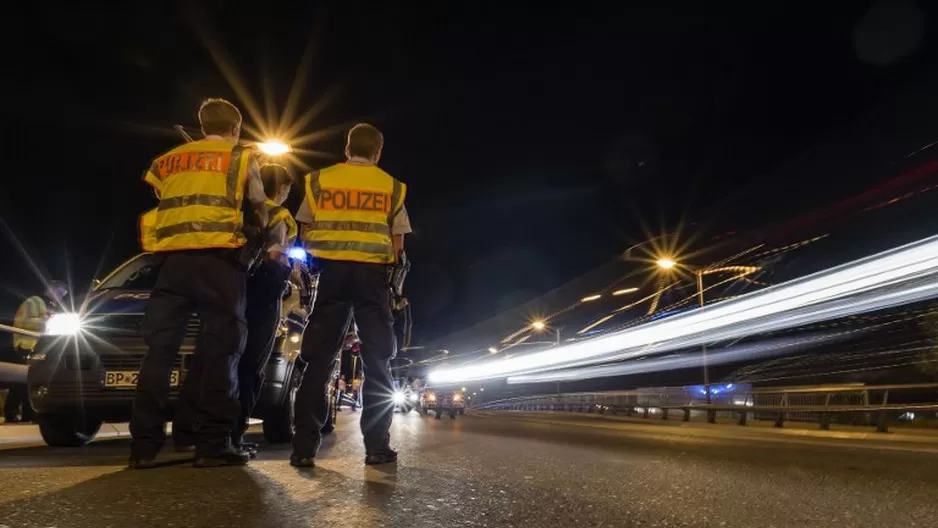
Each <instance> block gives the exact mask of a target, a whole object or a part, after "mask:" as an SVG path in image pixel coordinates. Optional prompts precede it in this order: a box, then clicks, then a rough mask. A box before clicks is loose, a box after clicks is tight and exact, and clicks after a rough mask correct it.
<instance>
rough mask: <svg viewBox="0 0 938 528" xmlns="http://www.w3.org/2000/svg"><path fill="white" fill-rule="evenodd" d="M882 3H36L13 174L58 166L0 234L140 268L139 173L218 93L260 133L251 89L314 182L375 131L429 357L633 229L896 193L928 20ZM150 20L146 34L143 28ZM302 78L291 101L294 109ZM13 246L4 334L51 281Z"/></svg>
mask: <svg viewBox="0 0 938 528" xmlns="http://www.w3.org/2000/svg"><path fill="white" fill-rule="evenodd" d="M874 4H876V3H875V2H864V3H860V4H858V5H850V6H821V7H818V6H811V7H810V8H805V7H803V6H801V5H794V4H785V5H780V6H774V7H765V6H749V7H745V8H742V9H738V8H734V9H724V10H722V11H720V10H719V9H722V8H716V7H711V6H708V7H703V6H699V5H694V6H692V7H687V8H685V9H681V10H676V9H668V8H661V7H656V8H653V9H627V8H618V9H612V8H610V7H608V5H605V6H603V7H602V8H594V9H591V8H590V6H585V7H583V8H582V10H581V11H579V12H578V13H577V14H575V15H573V16H571V13H568V12H566V11H552V10H549V9H539V10H528V9H524V8H515V7H512V8H506V7H504V6H499V7H498V8H497V9H495V8H492V9H489V8H487V7H486V5H481V6H478V5H477V6H474V7H473V9H472V10H471V12H470V10H469V9H468V8H461V7H458V6H450V5H447V6H443V7H441V6H435V7H432V8H423V9H416V8H413V9H408V8H400V7H392V6H371V7H370V8H369V9H368V10H364V11H363V10H357V9H355V8H354V7H352V6H351V4H349V5H343V6H340V7H330V8H329V9H325V8H323V7H321V6H319V5H314V6H302V7H300V8H296V7H294V6H291V5H290V3H283V4H279V5H280V6H290V7H280V8H278V5H275V4H269V5H265V7H264V9H255V10H252V11H250V12H245V13H243V14H242V13H239V12H236V11H230V10H225V11H221V10H217V11H215V10H211V9H209V10H207V11H200V10H198V9H197V8H195V7H192V6H188V5H185V4H179V5H175V6H163V5H160V6H150V5H146V6H135V8H133V9H132V8H130V7H128V6H123V7H117V8H114V9H113V10H110V11H109V12H108V13H107V14H94V15H93V16H92V15H91V14H89V13H81V12H71V11H70V9H69V8H62V7H57V8H54V9H53V8H52V7H51V6H43V5H37V6H35V7H30V9H35V10H37V12H35V13H31V14H30V16H32V17H33V19H36V20H40V19H41V20H43V21H44V22H45V23H44V24H42V25H40V26H38V27H30V29H29V31H34V32H35V33H34V34H32V35H29V36H28V39H27V35H26V34H25V31H26V28H27V25H25V24H24V25H20V26H18V27H14V28H12V32H11V35H10V36H11V38H12V39H14V41H15V40H17V39H19V40H20V41H30V42H43V43H44V48H43V49H38V48H37V49H32V50H30V51H29V52H28V53H22V54H19V55H16V56H15V57H13V59H12V60H13V62H14V64H13V69H12V71H14V72H16V73H18V74H19V77H20V78H21V82H19V83H16V84H15V85H14V86H12V87H11V88H12V89H13V90H14V91H15V92H16V96H15V97H14V98H13V99H11V100H12V101H17V104H16V105H15V106H14V107H10V108H7V109H6V112H7V113H8V114H9V117H11V118H12V119H11V120H10V124H11V126H10V127H9V128H8V130H10V131H11V132H15V134H16V136H17V139H14V140H13V141H12V142H9V140H8V142H9V143H10V144H11V145H13V147H14V159H16V160H17V161H19V162H22V163H23V169H21V172H22V173H23V174H33V173H34V172H35V168H36V166H37V164H38V163H41V164H42V166H43V167H46V166H48V165H54V167H53V168H51V169H43V171H42V175H41V176H40V177H23V176H17V177H9V176H8V183H7V184H6V187H5V188H6V190H7V192H6V193H4V195H3V197H2V202H0V204H2V213H0V218H2V220H3V221H4V223H5V224H6V225H7V226H8V227H9V229H10V231H11V232H12V233H13V234H14V236H15V237H16V238H17V239H18V240H19V241H20V242H22V243H23V244H24V246H25V247H26V248H27V251H28V252H29V254H30V255H31V256H32V257H33V258H35V260H36V261H37V263H39V265H40V268H41V269H44V271H43V273H45V274H46V275H47V276H49V277H52V278H65V277H67V276H71V277H72V278H73V280H74V281H75V282H76V284H82V283H85V284H86V283H87V282H88V281H89V280H90V279H91V278H92V276H93V275H95V274H96V270H98V268H99V267H100V268H101V270H102V271H104V270H106V269H109V268H112V267H113V266H115V265H116V264H118V263H119V262H121V261H122V260H124V259H125V258H126V257H129V256H130V255H132V254H133V252H134V251H135V250H136V217H137V215H138V214H139V213H141V212H142V211H143V210H145V209H146V208H148V207H150V206H152V203H153V201H152V197H151V196H150V193H149V190H148V189H147V188H146V186H145V185H144V184H143V183H141V182H140V181H139V174H140V173H141V171H142V170H143V168H144V167H145V166H146V164H147V163H148V161H149V160H150V159H152V157H154V156H156V155H158V154H159V153H160V152H161V151H163V150H165V149H168V148H171V147H172V146H173V145H174V144H175V143H177V142H178V136H176V135H175V132H174V131H173V130H172V126H173V125H174V124H177V123H178V124H183V125H186V126H188V127H193V125H194V122H195V118H194V111H195V109H196V108H197V106H198V103H199V101H200V100H201V99H203V98H205V97H209V96H221V97H227V98H230V99H231V100H232V101H233V102H235V103H236V104H239V105H241V106H242V110H243V111H244V114H245V118H246V121H247V123H248V124H250V125H252V126H254V127H257V126H259V124H258V123H254V122H253V121H254V119H253V116H252V115H250V114H251V112H249V111H247V110H246V108H247V107H248V106H251V105H249V104H247V103H248V101H246V100H244V94H245V93H249V94H250V97H251V99H252V100H253V101H254V103H255V105H256V106H257V107H258V108H259V109H260V115H261V116H262V117H264V119H265V120H268V121H269V116H268V109H267V108H266V107H265V104H264V99H265V97H264V95H265V93H266V94H268V95H269V96H270V100H271V101H273V102H274V103H275V106H276V109H277V114H280V115H281V116H283V114H285V113H290V114H292V116H293V120H294V121H295V120H296V117H297V116H299V115H301V114H302V113H303V112H304V111H305V110H307V109H310V108H319V109H321V111H319V112H318V113H317V114H316V116H315V117H314V118H313V119H312V120H311V121H310V123H308V124H307V125H306V126H305V127H303V128H302V132H303V133H309V132H314V131H323V134H322V138H321V139H319V140H317V141H315V142H312V143H311V144H307V145H303V147H304V148H306V149H308V150H316V151H322V152H324V153H327V154H328V155H327V156H325V157H317V156H311V155H310V156H303V158H302V161H303V162H304V163H305V164H306V165H307V166H309V167H319V166H323V165H325V164H328V163H330V162H333V161H335V160H337V159H338V156H339V154H341V140H342V130H343V129H344V127H347V126H348V125H349V124H351V123H354V122H355V121H358V120H367V121H372V122H374V123H375V124H376V125H377V126H378V127H379V128H381V129H382V130H383V131H384V133H385V137H386V138H387V147H386V149H385V154H384V158H383V159H382V166H383V167H384V168H386V169H387V170H388V171H389V172H391V173H392V174H394V175H395V176H397V177H398V178H400V179H401V180H403V181H405V182H406V183H408V184H409V186H410V189H411V193H410V197H409V200H408V204H407V205H408V209H409V210H410V212H411V217H412V220H413V223H414V227H415V233H414V235H413V236H412V237H410V239H409V240H408V243H407V247H408V253H409V255H410V257H411V259H412V260H413V262H414V268H413V272H412V274H411V276H410V278H409V279H408V285H407V287H408V296H409V297H410V298H411V300H412V302H413V306H414V318H415V320H416V321H417V326H416V327H415V328H416V331H417V337H418V339H421V340H424V341H429V340H431V339H433V338H439V337H441V336H445V335H448V334H450V333H451V332H453V331H455V330H459V329H461V328H467V327H470V326H472V325H473V324H475V323H478V322H481V321H484V320H486V319H488V318H490V317H492V316H493V315H496V314H498V313H502V312H504V311H506V310H509V309H510V308H512V307H515V306H519V305H521V304H523V303H524V302H526V301H529V300H531V299H534V298H537V297H538V296H540V295H542V294H544V293H546V292H549V291H551V290H553V289H554V288H556V287H558V286H560V285H562V284H565V283H567V282H568V281H570V280H572V279H574V278H575V277H578V276H581V275H584V274H587V273H588V272H589V271H590V270H594V269H596V268H597V267H599V266H601V265H603V264H604V263H606V262H609V261H610V260H611V259H614V258H615V255H616V254H617V253H618V252H620V251H621V250H622V249H624V248H625V247H627V246H629V245H631V244H633V243H636V242H639V241H641V240H643V239H644V237H646V236H647V235H646V232H647V231H650V232H651V233H655V234H657V233H660V232H662V231H669V230H672V229H674V227H675V226H677V225H679V224H683V225H684V226H685V230H686V232H688V233H691V232H699V233H701V235H700V236H701V237H704V235H703V233H706V237H711V236H714V235H719V234H721V233H727V232H760V233H762V232H763V228H765V227H768V226H773V225H779V224H783V223H785V221H787V220H790V219H793V218H797V217H799V215H803V214H805V213H806V212H808V211H814V210H818V209H825V208H830V207H833V209H831V214H832V215H833V216H834V217H836V215H837V214H842V213H838V212H837V211H836V207H834V206H836V205H837V204H838V203H839V201H840V200H843V199H846V198H847V197H849V196H853V195H855V194H857V193H859V192H861V191H862V190H864V189H868V188H875V187H876V185H877V183H878V182H881V181H886V180H888V179H890V178H893V177H897V176H898V175H900V174H901V173H902V172H903V171H902V170H900V168H901V165H902V163H903V161H902V157H903V156H904V155H905V154H907V153H909V152H911V151H912V150H914V149H916V148H919V147H921V146H924V145H926V144H928V143H929V142H930V141H934V140H935V139H936V138H935V137H934V134H933V133H932V127H931V126H930V125H929V123H933V122H934V117H936V116H938V112H936V108H935V106H936V104H935V103H933V102H932V100H933V98H932V97H930V96H929V93H933V90H930V88H931V87H933V86H935V81H936V79H938V77H936V76H935V69H934V67H933V65H934V64H936V63H938V62H936V59H938V45H936V44H938V42H936V38H935V35H934V33H933V32H932V31H931V30H930V29H929V28H931V27H933V26H934V21H935V15H936V11H935V6H932V5H924V3H919V4H922V5H918V4H915V3H914V2H899V3H898V4H897V5H899V6H900V8H899V10H898V11H897V12H894V13H892V15H890V16H887V17H880V18H879V19H877V20H874V21H872V22H870V21H869V20H867V19H865V18H864V17H865V16H866V15H867V14H868V13H870V12H871V11H870V9H871V8H872V7H873V6H874ZM806 5H807V4H806ZM907 5H917V10H918V11H917V12H916V10H914V9H913V10H911V11H909V10H908V9H906V10H904V11H903V9H901V6H907ZM140 17H143V18H145V19H147V21H148V24H149V25H150V26H152V27H154V28H158V30H157V31H156V32H155V33H153V34H141V33H139V32H138V29H137V28H138V25H137V24H135V23H133V21H134V20H138V19H140ZM571 21H572V23H571ZM920 23H921V24H924V30H922V31H921V32H920V31H919V29H920V28H919V25H920ZM245 27H251V28H258V29H257V30H255V33H254V34H252V35H251V36H250V37H245V30H244V28H245ZM197 33H201V34H202V35H203V36H206V35H211V36H206V37H205V38H200V37H199V36H198V35H197ZM206 43H209V44H210V45H211V47H214V48H215V50H216V54H215V57H214V58H213V57H212V54H211V53H210V52H209V51H208V46H207V45H206ZM308 43H309V44H311V47H310V50H311V51H310V53H309V54H306V53H305V51H306V49H307V44H308ZM871 43H873V44H875V45H874V46H873V49H872V51H871V48H870V45H871ZM221 55H225V56H227V57H230V60H231V64H233V65H235V66H236V68H237V70H238V72H239V75H238V78H239V79H240V80H241V81H242V82H243V84H244V86H243V88H244V90H239V89H235V88H234V87H232V86H231V85H230V84H229V82H228V80H226V78H225V76H224V75H223V73H222V70H223V68H220V67H219V62H218V59H219V57H220V56H221ZM36 64H43V65H44V66H43V67H42V68H37V67H36ZM298 64H303V65H305V67H306V70H305V72H304V73H303V74H302V75H301V76H300V77H301V78H302V79H303V80H304V81H305V83H303V85H302V86H300V84H299V83H297V84H296V86H298V87H299V88H297V99H296V100H295V106H294V108H295V109H294V110H293V111H291V112H285V111H284V109H285V108H286V107H287V106H289V105H287V101H288V99H289V92H290V87H291V85H294V76H295V73H296V67H297V65H298ZM265 85H269V87H270V89H269V90H268V91H266V92H265ZM317 105H320V106H317ZM269 124H270V123H268V125H269ZM50 128H52V129H54V130H57V132H56V135H57V136H58V135H60V134H61V135H63V136H64V139H61V140H60V141H59V143H58V144H56V145H55V146H50V145H49V144H47V142H43V141H29V140H27V138H41V137H45V136H48V134H49V129H50ZM297 172H298V173H299V172H300V171H299V170H298V171H297ZM298 197H299V190H298V189H296V190H295V192H294V195H293V196H292V197H291V203H292V204H294V205H295V204H296V203H297V202H296V201H297V199H298ZM843 214H845V213H843ZM766 236H768V235H766ZM777 238H779V239H781V238H784V236H782V235H777ZM699 243H700V242H698V244H699ZM3 244H4V245H3V248H4V254H5V255H8V256H9V258H8V259H5V261H4V263H3V264H2V272H0V277H2V280H3V282H2V283H0V286H2V292H3V293H2V294H0V320H9V319H12V315H13V311H14V310H15V309H16V305H17V304H18V302H19V299H20V298H21V297H20V296H22V295H27V294H33V293H36V292H37V291H38V289H39V281H38V280H37V279H36V277H35V274H34V273H33V272H32V271H31V270H30V269H29V268H28V266H26V265H25V263H24V262H23V261H22V260H21V259H20V254H19V252H17V251H16V250H15V249H14V248H13V247H12V246H11V244H10V241H9V240H8V238H7V237H6V236H5V237H4V240H3ZM871 244H872V245H873V246H875V243H872V242H871ZM97 275H98V276H100V273H97Z"/></svg>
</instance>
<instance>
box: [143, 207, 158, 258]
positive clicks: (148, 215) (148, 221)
mask: <svg viewBox="0 0 938 528" xmlns="http://www.w3.org/2000/svg"><path fill="white" fill-rule="evenodd" d="M156 211H157V208H156V207H154V208H153V209H150V210H149V211H147V212H145V213H143V214H142V215H140V248H141V249H143V250H144V251H147V252H152V251H156Z"/></svg>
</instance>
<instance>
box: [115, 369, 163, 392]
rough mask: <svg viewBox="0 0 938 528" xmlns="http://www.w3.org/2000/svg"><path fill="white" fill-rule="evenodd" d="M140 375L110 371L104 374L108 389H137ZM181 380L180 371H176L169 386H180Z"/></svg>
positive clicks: (129, 371)
mask: <svg viewBox="0 0 938 528" xmlns="http://www.w3.org/2000/svg"><path fill="white" fill-rule="evenodd" d="M138 374H139V373H138V372H137V371H135V370H110V371H108V372H105V373H104V386H105V387H106V388H108V389H135V388H137V376H138ZM179 378H180V376H179V371H178V370H174V371H173V373H172V376H170V379H169V385H170V386H171V387H177V386H179Z"/></svg>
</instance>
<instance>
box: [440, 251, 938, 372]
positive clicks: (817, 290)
mask: <svg viewBox="0 0 938 528" xmlns="http://www.w3.org/2000/svg"><path fill="white" fill-rule="evenodd" d="M870 292H873V294H871V295H861V294H865V293H870ZM936 296H938V237H929V238H927V239H924V240H921V241H919V242H915V243H912V244H908V245H906V246H902V247H900V248H896V249H893V250H890V251H886V252H883V253H880V254H877V255H873V256H871V257H867V258H864V259H861V260H858V261H855V262H851V263H848V264H844V265H841V266H838V267H835V268H832V269H829V270H826V271H822V272H819V273H815V274H812V275H809V276H807V277H803V278H800V279H795V280H793V281H789V282H787V283H784V284H780V285H777V286H772V287H769V288H766V289H764V290H761V291H758V292H753V293H750V294H747V295H743V296H740V297H738V298H736V299H733V300H729V301H725V302H722V303H719V304H715V305H711V306H707V307H704V308H701V309H698V310H694V311H692V312H688V313H686V314H680V315H676V316H674V317H671V318H668V319H663V320H660V321H654V322H651V323H647V324H644V325H641V326H638V327H635V328H632V329H629V330H624V331H621V332H617V333H614V334H609V335H606V336H602V337H598V338H594V339H588V340H584V341H580V342H577V343H573V344H570V345H565V346H560V347H555V348H553V349H550V350H547V351H543V352H538V353H534V354H529V355H526V356H522V357H515V358H511V359H502V360H496V361H485V362H480V363H479V364H477V365H472V366H467V367H462V368H460V367H455V368H448V369H443V370H438V371H435V372H432V373H431V374H430V381H431V382H432V383H436V384H441V383H457V382H464V381H472V380H481V379H489V378H507V377H510V376H516V375H521V374H531V373H534V372H539V371H544V370H550V369H557V368H565V367H574V366H585V365H592V364H599V363H604V362H609V361H615V360H621V359H627V358H628V357H635V356H637V355H643V354H647V353H648V351H649V348H651V349H652V350H653V351H655V352H665V351H669V350H674V349H677V348H682V347H687V346H692V345H693V344H694V343H703V342H715V341H721V340H728V339H733V338H736V337H739V336H741V335H752V334H755V333H759V332H767V331H772V330H778V329H782V328H790V327H794V326H800V325H803V324H809V323H811V322H818V321H823V320H829V319H834V318H839V317H844V316H847V315H854V314H859V313H865V312H869V311H874V310H879V309H882V308H886V307H889V306H896V305H899V304H904V303H909V302H914V301H917V300H924V299H929V298H933V297H936ZM833 301H839V302H833Z"/></svg>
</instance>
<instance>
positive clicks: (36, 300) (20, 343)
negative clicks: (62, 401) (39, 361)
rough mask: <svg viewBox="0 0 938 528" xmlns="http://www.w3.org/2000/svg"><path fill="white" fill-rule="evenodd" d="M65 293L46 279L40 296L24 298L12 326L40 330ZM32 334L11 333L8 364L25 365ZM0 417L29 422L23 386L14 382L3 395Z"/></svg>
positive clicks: (32, 348)
mask: <svg viewBox="0 0 938 528" xmlns="http://www.w3.org/2000/svg"><path fill="white" fill-rule="evenodd" d="M67 295H68V287H67V286H66V285H65V283H63V282H60V281H49V282H48V284H46V291H45V295H44V296H40V295H33V296H32V297H28V298H27V299H26V300H25V301H23V304H21V305H20V307H19V309H17V310H16V315H15V316H14V318H13V326H15V327H16V328H22V329H23V330H30V331H32V332H42V329H43V326H44V325H45V322H46V319H48V318H49V316H50V315H52V312H54V311H56V310H57V308H58V307H59V306H61V304H62V301H63V300H64V299H65V297H66V296H67ZM37 341H38V340H37V339H36V338H35V337H31V336H25V335H19V334H13V356H12V357H11V358H10V360H11V361H10V362H11V363H19V364H25V363H26V359H27V358H28V357H29V355H30V354H32V353H33V352H34V351H35V350H36V342H37ZM3 416H4V419H5V421H6V423H15V422H20V421H22V422H31V421H33V408H32V406H31V405H30V404H29V394H28V392H27V389H26V385H14V386H13V387H11V388H10V392H9V393H8V394H7V399H6V402H4V405H3Z"/></svg>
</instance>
